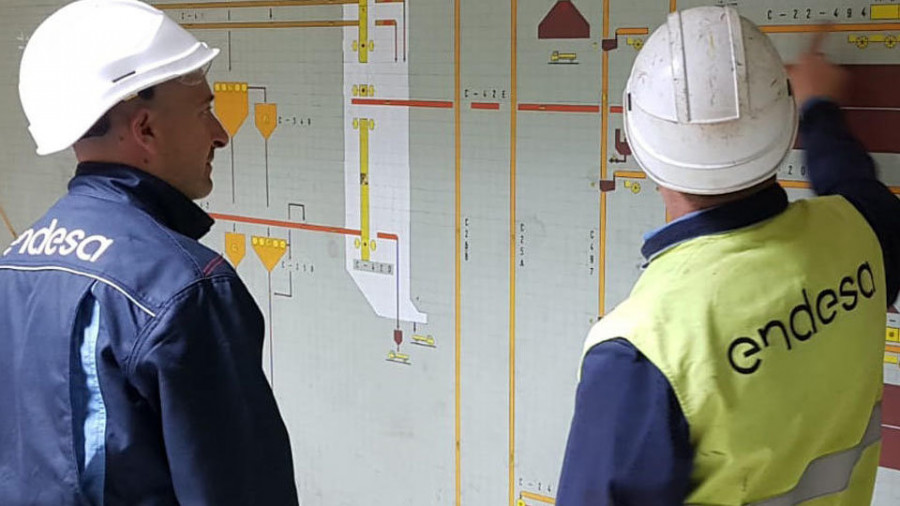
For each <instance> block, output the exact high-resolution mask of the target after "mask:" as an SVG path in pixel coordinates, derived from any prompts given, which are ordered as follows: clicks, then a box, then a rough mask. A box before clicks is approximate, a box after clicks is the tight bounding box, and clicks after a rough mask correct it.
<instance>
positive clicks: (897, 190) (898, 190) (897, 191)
mask: <svg viewBox="0 0 900 506" xmlns="http://www.w3.org/2000/svg"><path fill="white" fill-rule="evenodd" d="M778 184H780V185H781V186H782V187H783V188H811V187H812V186H811V185H810V184H809V181H782V180H779V181H778ZM887 188H888V190H890V191H891V193H893V194H894V195H900V186H888V187H887Z"/></svg>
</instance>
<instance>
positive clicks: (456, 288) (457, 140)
mask: <svg viewBox="0 0 900 506" xmlns="http://www.w3.org/2000/svg"><path fill="white" fill-rule="evenodd" d="M461 2H462V0H454V1H453V122H454V127H453V130H454V132H453V135H454V145H455V153H454V164H455V171H454V184H455V192H456V195H455V202H454V215H455V222H456V223H455V228H456V230H455V234H456V236H455V241H456V258H455V259H454V269H455V273H454V282H453V315H454V318H455V320H456V321H455V323H454V330H455V334H456V342H455V350H454V378H455V386H454V393H455V395H454V409H455V413H454V415H455V416H454V417H455V438H456V441H455V444H456V463H455V464H456V506H460V505H461V504H462V450H461V448H460V447H461V445H462V413H461V409H462V408H461V403H460V397H461V395H462V393H461V392H460V384H461V382H462V368H461V366H460V363H461V361H462V342H461V338H462V315H461V314H460V306H461V300H460V299H461V293H460V292H461V290H460V289H461V285H462V284H461V281H460V277H461V276H462V264H461V262H460V252H461V251H462V233H461V230H460V228H461V226H462V216H461V215H462V145H461V144H462V127H461V125H460V121H461V112H460V65H461V63H460V62H461V55H460V49H461V46H462V42H461V38H460V27H461V25H460V19H459V15H460V10H461V9H460V3H461ZM403 32H404V34H405V33H406V24H405V23H404V26H403ZM405 51H406V48H404V53H405Z"/></svg>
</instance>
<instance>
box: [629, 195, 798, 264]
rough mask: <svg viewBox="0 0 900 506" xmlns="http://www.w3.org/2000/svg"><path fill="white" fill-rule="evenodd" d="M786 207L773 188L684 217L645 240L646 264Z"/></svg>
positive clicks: (764, 218) (756, 220)
mask: <svg viewBox="0 0 900 506" xmlns="http://www.w3.org/2000/svg"><path fill="white" fill-rule="evenodd" d="M787 206H788V199H787V193H785V192H784V189H783V188H782V187H781V186H780V185H778V184H773V185H772V186H769V187H767V188H765V189H764V190H760V191H759V192H756V193H754V194H752V195H750V196H748V197H746V198H743V199H741V200H737V201H735V202H729V203H728V204H724V205H721V206H718V207H713V208H710V209H704V210H703V211H699V212H696V213H691V214H689V215H686V216H683V217H681V218H679V219H677V220H675V221H673V222H671V223H669V224H667V225H665V226H664V227H662V228H659V229H657V230H655V231H653V232H650V233H649V234H647V235H646V236H645V237H644V246H643V247H642V248H641V253H642V254H643V255H644V258H645V259H647V263H648V264H649V263H650V262H652V261H653V259H655V258H656V257H658V256H659V255H660V254H662V253H664V252H665V251H666V250H668V249H670V248H672V247H674V246H677V245H678V244H681V243H683V242H685V241H689V240H691V239H695V238H697V237H700V236H704V235H712V234H721V233H724V232H729V231H732V230H737V229H739V228H744V227H749V226H750V225H754V224H756V223H759V222H761V221H765V220H768V219H770V218H774V217H775V216H777V215H778V214H780V213H782V212H783V211H784V210H785V209H787Z"/></svg>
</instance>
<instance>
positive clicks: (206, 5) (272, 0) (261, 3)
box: [154, 0, 359, 11]
mask: <svg viewBox="0 0 900 506" xmlns="http://www.w3.org/2000/svg"><path fill="white" fill-rule="evenodd" d="M355 3H359V0H246V1H240V2H185V3H177V4H156V5H154V7H156V8H157V9H159V10H161V11H168V10H176V9H240V8H246V7H305V6H307V5H342V4H355Z"/></svg>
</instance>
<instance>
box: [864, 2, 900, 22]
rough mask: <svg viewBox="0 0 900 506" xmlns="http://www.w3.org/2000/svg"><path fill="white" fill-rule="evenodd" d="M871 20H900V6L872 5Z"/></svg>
mask: <svg viewBox="0 0 900 506" xmlns="http://www.w3.org/2000/svg"><path fill="white" fill-rule="evenodd" d="M869 12H870V13H871V19H881V20H884V19H900V4H890V5H872V6H871V10H870V11H869Z"/></svg>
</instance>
